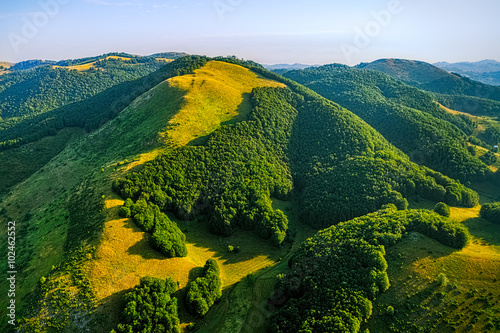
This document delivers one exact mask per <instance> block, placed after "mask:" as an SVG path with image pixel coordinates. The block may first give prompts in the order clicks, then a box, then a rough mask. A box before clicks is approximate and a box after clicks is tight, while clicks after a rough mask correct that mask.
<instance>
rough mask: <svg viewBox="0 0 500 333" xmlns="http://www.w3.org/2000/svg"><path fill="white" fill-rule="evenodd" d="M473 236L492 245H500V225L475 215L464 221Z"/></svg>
mask: <svg viewBox="0 0 500 333" xmlns="http://www.w3.org/2000/svg"><path fill="white" fill-rule="evenodd" d="M464 225H465V226H466V227H467V228H469V231H470V233H471V235H472V236H474V237H476V238H479V239H482V240H484V241H485V242H486V243H488V244H490V245H495V246H500V225H497V224H494V223H491V222H488V221H487V220H485V219H483V218H480V217H475V218H472V219H468V220H466V221H464Z"/></svg>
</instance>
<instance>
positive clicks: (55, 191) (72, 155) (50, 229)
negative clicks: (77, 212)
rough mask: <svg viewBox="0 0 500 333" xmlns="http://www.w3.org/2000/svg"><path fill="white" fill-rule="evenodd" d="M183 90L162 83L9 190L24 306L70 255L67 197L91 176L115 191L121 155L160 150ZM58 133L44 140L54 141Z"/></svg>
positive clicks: (102, 189) (6, 215)
mask: <svg viewBox="0 0 500 333" xmlns="http://www.w3.org/2000/svg"><path fill="white" fill-rule="evenodd" d="M182 96H183V93H182V92H181V91H179V90H176V89H174V88H171V87H170V86H169V85H168V83H163V84H160V85H158V86H157V87H155V88H153V89H151V90H150V91H149V92H147V93H146V94H144V95H142V96H141V97H139V98H138V99H136V100H135V101H134V102H133V103H132V104H131V105H130V106H129V107H128V108H127V109H125V110H124V111H123V112H122V113H121V114H120V115H118V117H117V118H115V119H114V120H112V121H110V122H109V123H107V124H105V125H104V126H103V127H102V128H101V129H99V130H98V131H95V132H93V133H91V134H89V135H86V136H84V137H81V138H80V139H79V140H77V141H74V142H71V143H70V144H69V145H68V146H67V147H66V148H65V149H64V150H63V151H62V152H61V153H59V155H58V156H56V157H55V158H53V159H52V160H51V161H50V162H48V163H47V164H46V165H44V166H43V167H42V168H40V169H39V170H38V171H36V172H35V173H33V174H32V175H31V176H30V177H29V178H28V179H26V180H25V181H23V182H21V183H19V184H17V185H15V186H14V187H12V188H11V189H10V190H9V192H8V193H4V194H3V196H2V197H1V202H0V208H2V209H5V210H4V211H2V213H3V215H2V216H0V220H1V225H2V227H5V225H6V223H7V221H9V220H10V221H16V225H17V228H18V234H17V240H16V242H17V251H16V252H17V261H18V263H19V264H22V265H23V267H22V269H21V268H20V269H19V271H18V293H17V294H16V300H17V302H18V304H17V308H18V310H21V307H22V306H23V305H24V304H26V301H27V300H28V299H26V297H29V294H30V292H31V291H33V290H34V289H35V287H36V286H37V284H38V281H39V280H40V278H41V277H42V276H47V275H48V274H50V272H51V267H52V266H56V265H57V264H59V263H60V262H61V261H62V260H63V259H64V255H65V254H64V245H65V242H66V236H67V230H68V223H69V220H68V218H67V217H68V216H69V215H68V214H69V212H68V210H67V198H68V197H69V196H70V194H71V193H73V191H74V189H75V188H76V186H77V185H78V184H80V183H81V182H82V181H83V180H84V179H86V178H90V180H91V182H92V183H93V186H94V188H95V190H96V191H99V193H107V192H106V191H108V192H110V191H111V190H110V189H111V184H110V176H111V175H112V173H113V172H114V170H115V168H119V167H120V166H119V165H118V164H119V163H118V162H119V161H123V160H125V159H126V158H130V159H131V160H132V157H134V156H138V159H137V160H136V161H133V162H132V163H127V164H123V163H122V166H121V167H123V168H128V167H132V165H131V164H133V163H135V164H137V163H138V162H145V161H147V160H149V159H152V158H154V156H156V155H157V154H158V153H160V151H161V149H162V148H164V147H165V145H164V144H165V143H164V141H163V140H159V136H158V133H159V132H160V131H161V130H162V129H163V127H164V126H165V124H166V123H167V122H168V120H169V119H170V118H171V117H172V115H173V114H175V112H176V111H177V110H179V108H180V103H181V101H182ZM52 139H53V140H55V138H52ZM52 139H50V138H47V139H44V140H48V143H47V144H49V143H50V140H52ZM27 147H28V146H27ZM33 147H37V146H33ZM33 153H36V151H34V152H33ZM141 153H142V155H141ZM139 155H140V156H139ZM0 244H2V246H3V247H5V244H6V233H0ZM2 249H3V248H2ZM5 252H6V251H4V253H5ZM5 288H6V280H0V290H6V289H5ZM6 301H8V299H7V298H4V297H2V298H1V299H0V306H1V308H0V315H1V316H2V317H4V316H5V310H4V309H6V303H5V302H6ZM3 325H6V323H3V321H2V322H1V323H0V331H2V330H3V329H4V328H5V326H3Z"/></svg>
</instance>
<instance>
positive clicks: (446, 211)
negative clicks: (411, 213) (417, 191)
mask: <svg viewBox="0 0 500 333" xmlns="http://www.w3.org/2000/svg"><path fill="white" fill-rule="evenodd" d="M434 211H435V212H436V213H438V214H439V215H441V216H444V217H450V207H449V206H448V205H447V204H445V203H444V202H438V203H437V204H436V206H434Z"/></svg>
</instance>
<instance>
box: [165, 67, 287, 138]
mask: <svg viewBox="0 0 500 333" xmlns="http://www.w3.org/2000/svg"><path fill="white" fill-rule="evenodd" d="M169 82H170V85H171V86H172V87H175V88H178V89H180V90H183V91H185V92H186V94H185V97H184V104H183V106H182V108H181V110H180V111H179V112H178V113H177V114H176V115H175V116H174V117H173V118H172V120H171V121H170V125H171V128H170V129H169V131H168V133H164V135H168V137H169V138H170V139H171V140H172V142H173V143H174V144H177V145H180V146H182V145H186V144H188V143H189V142H192V141H193V140H195V139H197V138H200V137H203V136H206V135H208V134H210V133H211V132H213V131H214V130H215V129H217V128H218V127H219V126H220V125H221V123H223V122H226V121H229V120H232V121H240V120H243V119H245V117H246V116H247V115H248V113H249V112H250V110H251V105H250V100H249V94H250V92H251V91H252V89H253V88H255V87H262V86H272V87H278V86H284V85H283V84H281V83H278V82H275V81H271V80H268V79H264V78H261V77H260V76H259V75H257V74H255V73H254V72H252V71H250V70H249V69H246V68H244V67H241V66H238V65H234V64H229V63H225V62H220V61H210V62H208V63H207V64H206V65H205V66H204V67H203V68H201V69H198V70H196V71H195V73H194V74H192V75H184V76H178V77H175V78H172V79H169Z"/></svg>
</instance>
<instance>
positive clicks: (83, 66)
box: [52, 61, 96, 72]
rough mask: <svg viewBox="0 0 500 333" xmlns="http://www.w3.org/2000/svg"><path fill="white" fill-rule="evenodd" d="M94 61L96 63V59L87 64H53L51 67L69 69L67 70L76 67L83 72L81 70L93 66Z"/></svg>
mask: <svg viewBox="0 0 500 333" xmlns="http://www.w3.org/2000/svg"><path fill="white" fill-rule="evenodd" d="M95 63H96V61H94V62H89V63H87V64H82V65H74V66H57V65H54V66H52V68H64V69H69V70H72V69H76V70H77V71H79V72H83V71H87V70H89V69H91V68H94V65H95Z"/></svg>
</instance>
